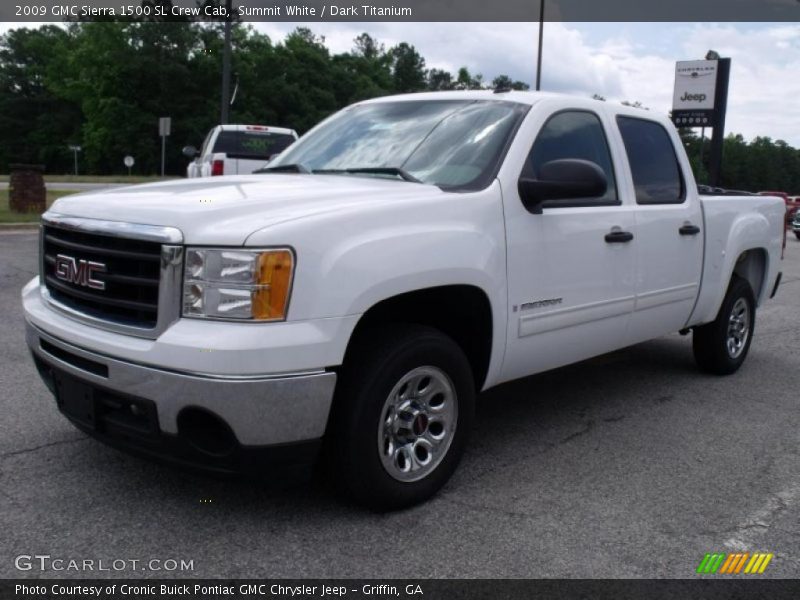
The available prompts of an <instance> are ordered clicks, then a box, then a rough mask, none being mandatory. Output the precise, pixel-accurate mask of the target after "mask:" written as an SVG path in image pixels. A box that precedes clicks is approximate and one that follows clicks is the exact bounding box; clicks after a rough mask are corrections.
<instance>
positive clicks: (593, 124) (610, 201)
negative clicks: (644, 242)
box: [522, 110, 620, 208]
mask: <svg viewBox="0 0 800 600" xmlns="http://www.w3.org/2000/svg"><path fill="white" fill-rule="evenodd" d="M565 158H578V159H583V160H588V161H591V162H593V163H595V164H596V165H598V166H599V167H600V168H601V169H602V170H603V172H604V173H605V174H606V179H607V181H608V188H606V193H605V194H604V195H603V196H600V197H598V198H578V199H576V200H575V201H574V202H570V203H569V204H565V203H564V202H558V203H557V204H556V203H548V202H545V203H543V204H542V208H547V207H548V206H553V207H554V206H558V207H559V208H560V207H564V206H598V205H600V206H602V205H614V204H619V203H620V202H619V199H618V198H617V185H616V178H615V177H614V167H613V162H612V161H611V153H610V151H609V149H608V140H607V139H606V134H605V131H604V130H603V125H602V123H601V122H600V119H599V118H598V117H597V115H595V114H594V113H591V112H588V111H579V110H571V111H564V112H559V113H556V114H555V115H553V116H552V117H550V119H548V121H547V122H546V123H545V124H544V126H543V127H542V129H541V131H540V132H539V135H538V137H537V138H536V141H535V142H534V143H533V148H531V152H530V154H529V155H528V159H527V160H526V161H525V167H524V168H523V170H522V176H523V177H531V178H534V179H535V178H536V177H537V175H538V173H539V168H540V167H541V165H543V164H545V163H547V162H550V161H552V160H561V159H565Z"/></svg>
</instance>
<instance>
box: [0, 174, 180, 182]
mask: <svg viewBox="0 0 800 600" xmlns="http://www.w3.org/2000/svg"><path fill="white" fill-rule="evenodd" d="M169 179H178V177H161V176H159V175H131V176H130V177H128V176H127V175H45V176H44V181H45V183H46V184H47V183H130V184H134V183H147V182H150V181H167V180H169ZM0 182H8V175H0Z"/></svg>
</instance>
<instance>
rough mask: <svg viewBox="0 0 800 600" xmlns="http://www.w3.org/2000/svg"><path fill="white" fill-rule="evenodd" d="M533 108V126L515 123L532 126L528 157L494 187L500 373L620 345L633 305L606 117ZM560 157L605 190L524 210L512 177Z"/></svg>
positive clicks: (630, 261) (627, 223) (622, 207)
mask: <svg viewBox="0 0 800 600" xmlns="http://www.w3.org/2000/svg"><path fill="white" fill-rule="evenodd" d="M542 113H544V111H537V113H536V115H534V116H533V117H532V118H534V119H542V120H543V122H542V123H536V124H532V125H531V126H530V127H527V126H525V127H523V128H522V129H521V130H520V132H519V134H518V136H517V137H518V139H519V138H520V136H523V139H524V136H525V135H526V133H525V132H526V131H530V132H531V133H528V134H527V135H529V136H530V138H529V139H528V141H527V144H528V146H527V148H528V149H529V150H528V151H527V157H526V159H525V162H524V166H523V167H522V172H521V173H519V172H517V173H515V180H514V182H513V184H512V185H508V184H504V186H503V205H504V210H505V219H506V235H507V252H508V294H509V298H508V302H509V305H510V307H509V320H508V332H507V339H508V342H507V344H508V348H507V352H506V357H505V360H504V364H503V374H502V379H503V380H508V379H514V378H517V377H523V376H525V375H528V374H531V373H535V372H539V371H544V370H546V369H550V368H554V367H558V366H561V365H565V364H569V363H573V362H576V361H579V360H582V359H584V358H588V357H590V356H595V355H597V354H602V353H604V352H608V351H610V350H614V349H615V348H619V347H620V346H622V345H623V344H624V341H625V337H626V330H627V325H628V321H629V319H630V316H631V312H632V310H633V303H634V294H635V288H634V267H635V256H636V246H635V239H634V236H633V234H634V233H635V232H634V228H635V222H634V207H633V206H632V205H631V204H630V200H628V201H627V202H623V199H622V197H621V195H620V194H619V193H618V187H617V181H618V179H619V177H618V174H617V173H618V171H617V170H616V169H615V167H614V164H615V162H618V160H616V159H617V157H614V156H613V154H614V153H613V152H612V149H611V147H610V146H609V143H608V135H607V130H608V128H609V127H614V124H613V121H609V119H610V117H608V116H606V115H605V114H604V113H600V112H594V111H592V110H585V109H574V110H558V111H556V112H551V113H549V114H547V113H545V116H540V115H542ZM515 143H516V142H515ZM617 156H620V154H618V155H617ZM568 158H573V159H584V160H589V161H592V162H594V163H596V164H597V165H598V166H600V167H601V169H603V171H604V173H605V174H606V178H607V180H608V188H607V191H606V194H605V195H604V196H603V197H601V198H585V199H575V200H574V201H570V202H569V203H567V204H564V203H561V202H560V203H559V204H558V205H556V204H554V203H545V204H544V205H543V210H542V214H531V213H530V212H528V211H527V210H526V209H525V207H524V206H523V205H522V201H521V200H520V197H519V193H518V191H517V186H516V181H517V179H516V178H517V177H519V176H525V177H532V178H536V177H537V174H538V170H539V168H540V166H541V165H542V164H544V163H547V162H549V161H553V160H559V159H568ZM509 183H511V182H509ZM623 234H624V235H623Z"/></svg>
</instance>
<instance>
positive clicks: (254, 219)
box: [50, 173, 445, 245]
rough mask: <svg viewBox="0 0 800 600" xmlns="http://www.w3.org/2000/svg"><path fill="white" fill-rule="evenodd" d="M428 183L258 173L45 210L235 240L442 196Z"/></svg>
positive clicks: (197, 240)
mask: <svg viewBox="0 0 800 600" xmlns="http://www.w3.org/2000/svg"><path fill="white" fill-rule="evenodd" d="M444 194H445V192H442V191H441V190H440V189H439V188H437V187H436V186H432V185H423V184H418V183H410V182H405V181H400V180H391V179H379V178H375V177H355V176H347V175H305V174H278V173H271V174H263V175H232V176H228V177H214V178H204V179H191V180H179V181H169V182H159V183H149V184H144V185H136V186H130V187H121V188H114V189H105V190H100V191H96V192H90V193H83V194H75V195H71V196H66V197H63V198H61V199H59V200H58V201H57V202H56V203H55V204H54V205H53V206H52V207H51V209H50V212H52V213H58V214H62V215H68V216H71V217H87V218H93V219H104V220H109V221H122V222H126V223H139V224H144V225H161V226H169V227H177V228H178V229H180V230H181V231H182V232H183V236H184V241H185V243H187V244H209V245H210V244H220V245H241V244H243V243H244V242H245V240H246V239H247V237H248V236H250V235H251V234H252V233H254V232H256V231H258V230H260V229H264V228H266V227H272V226H274V225H277V224H279V223H285V222H287V221H294V220H296V219H303V218H307V217H311V216H317V215H320V214H322V213H326V212H333V211H336V212H339V211H343V210H350V209H358V208H359V207H361V206H363V205H373V206H374V205H375V204H376V203H380V204H381V205H387V204H389V203H391V204H395V203H397V202H411V201H413V202H415V203H416V202H419V201H420V200H421V199H422V198H424V197H430V196H442V195H444Z"/></svg>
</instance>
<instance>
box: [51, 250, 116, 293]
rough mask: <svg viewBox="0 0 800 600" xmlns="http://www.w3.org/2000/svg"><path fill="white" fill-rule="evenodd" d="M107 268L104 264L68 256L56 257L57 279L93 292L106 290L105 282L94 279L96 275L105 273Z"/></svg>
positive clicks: (60, 255)
mask: <svg viewBox="0 0 800 600" xmlns="http://www.w3.org/2000/svg"><path fill="white" fill-rule="evenodd" d="M105 272H106V266H105V265H104V264H103V263H99V262H94V261H91V260H83V259H80V260H78V259H76V258H74V257H72V256H67V255H66V254H59V255H57V256H56V277H58V278H59V279H60V280H61V281H66V282H68V283H74V284H77V285H81V286H83V287H88V288H92V289H93V290H105V289H106V283H105V281H100V280H99V279H94V277H93V275H94V274H95V273H105Z"/></svg>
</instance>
